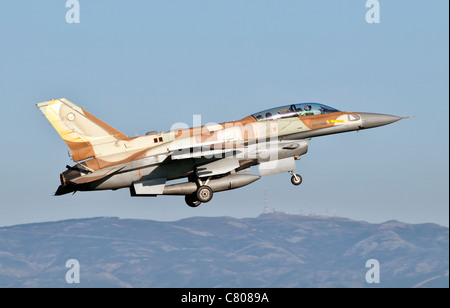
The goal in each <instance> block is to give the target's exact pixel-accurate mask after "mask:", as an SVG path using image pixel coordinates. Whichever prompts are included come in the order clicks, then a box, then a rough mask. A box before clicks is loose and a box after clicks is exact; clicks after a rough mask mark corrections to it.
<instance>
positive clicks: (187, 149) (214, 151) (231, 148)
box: [168, 139, 243, 160]
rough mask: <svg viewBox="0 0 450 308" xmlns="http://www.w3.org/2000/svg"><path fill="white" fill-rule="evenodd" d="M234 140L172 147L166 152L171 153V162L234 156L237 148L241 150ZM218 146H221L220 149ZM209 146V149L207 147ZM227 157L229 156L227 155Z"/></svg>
mask: <svg viewBox="0 0 450 308" xmlns="http://www.w3.org/2000/svg"><path fill="white" fill-rule="evenodd" d="M235 141H236V140H235V139H230V140H220V141H213V142H205V143H199V144H192V145H186V146H183V145H173V146H172V147H171V148H169V149H168V150H169V151H170V153H171V158H172V159H173V160H180V159H187V158H200V157H211V158H212V157H219V156H224V154H227V153H232V152H234V154H236V153H237V152H238V151H240V150H239V148H243V146H241V145H236V144H234V142H235ZM220 145H223V146H222V147H221V146H220ZM208 146H209V147H208ZM229 156H231V155H230V154H229Z"/></svg>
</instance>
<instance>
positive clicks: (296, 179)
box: [289, 171, 303, 186]
mask: <svg viewBox="0 0 450 308" xmlns="http://www.w3.org/2000/svg"><path fill="white" fill-rule="evenodd" d="M289 173H290V174H291V175H292V177H291V183H292V184H293V185H295V186H298V185H300V184H301V183H302V182H303V179H302V177H301V176H300V174H295V173H294V172H293V171H289Z"/></svg>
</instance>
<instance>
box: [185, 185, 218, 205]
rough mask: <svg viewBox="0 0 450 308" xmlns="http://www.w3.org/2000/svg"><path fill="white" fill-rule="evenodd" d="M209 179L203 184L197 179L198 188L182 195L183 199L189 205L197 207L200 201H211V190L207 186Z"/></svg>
mask: <svg viewBox="0 0 450 308" xmlns="http://www.w3.org/2000/svg"><path fill="white" fill-rule="evenodd" d="M208 182H209V179H208V180H207V181H206V182H205V184H203V183H202V182H201V180H200V179H198V188H197V191H195V192H194V193H193V194H190V195H186V196H185V197H184V201H186V204H187V205H189V206H190V207H197V206H199V205H200V204H201V203H207V202H209V201H211V199H212V197H213V190H212V189H211V187H209V186H208V185H206V184H208Z"/></svg>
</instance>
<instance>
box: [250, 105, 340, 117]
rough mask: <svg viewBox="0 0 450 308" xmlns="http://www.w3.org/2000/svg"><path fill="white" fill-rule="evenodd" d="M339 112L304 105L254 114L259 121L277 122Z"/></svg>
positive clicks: (327, 108)
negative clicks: (278, 120)
mask: <svg viewBox="0 0 450 308" xmlns="http://www.w3.org/2000/svg"><path fill="white" fill-rule="evenodd" d="M338 111H339V110H337V109H334V108H331V107H328V106H325V105H322V104H318V103H303V104H294V105H287V106H282V107H276V108H272V109H268V110H264V111H261V112H258V113H255V114H252V117H254V118H255V119H256V120H258V121H264V120H276V119H281V118H290V117H303V116H309V115H317V114H325V113H331V112H338Z"/></svg>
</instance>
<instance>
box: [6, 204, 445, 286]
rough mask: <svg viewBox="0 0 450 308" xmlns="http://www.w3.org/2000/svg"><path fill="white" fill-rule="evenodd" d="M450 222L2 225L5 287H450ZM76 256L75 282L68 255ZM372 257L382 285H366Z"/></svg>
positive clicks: (272, 219)
mask: <svg viewBox="0 0 450 308" xmlns="http://www.w3.org/2000/svg"><path fill="white" fill-rule="evenodd" d="M448 234H449V231H448V228H446V227H442V226H439V225H437V224H431V223H425V224H406V223H402V222H398V221H387V222H384V223H380V224H371V223H368V222H364V221H354V220H350V219H348V218H342V217H323V216H304V215H291V214H284V213H270V214H262V215H260V216H258V217H255V218H233V217H227V216H223V217H191V218H185V219H181V220H178V221H170V222H161V221H155V220H145V219H120V218H117V217H94V218H83V219H69V220H62V221H54V222H42V223H33V224H23V225H15V226H10V227H1V228H0V287H74V286H75V287H76V286H80V287H98V286H104V287H435V286H437V287H448V263H449V261H448V260H449V258H448V247H449V244H448V243H449V240H448V238H449V236H448ZM69 259H77V260H78V261H79V262H80V277H81V283H80V284H79V285H69V284H67V283H66V281H65V274H66V272H67V270H68V269H67V268H65V262H66V261H67V260H69ZM368 259H377V260H379V263H380V277H381V282H380V284H368V283H367V282H366V280H365V275H366V272H367V271H368V270H369V269H368V268H366V267H365V263H366V261H367V260H368Z"/></svg>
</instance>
